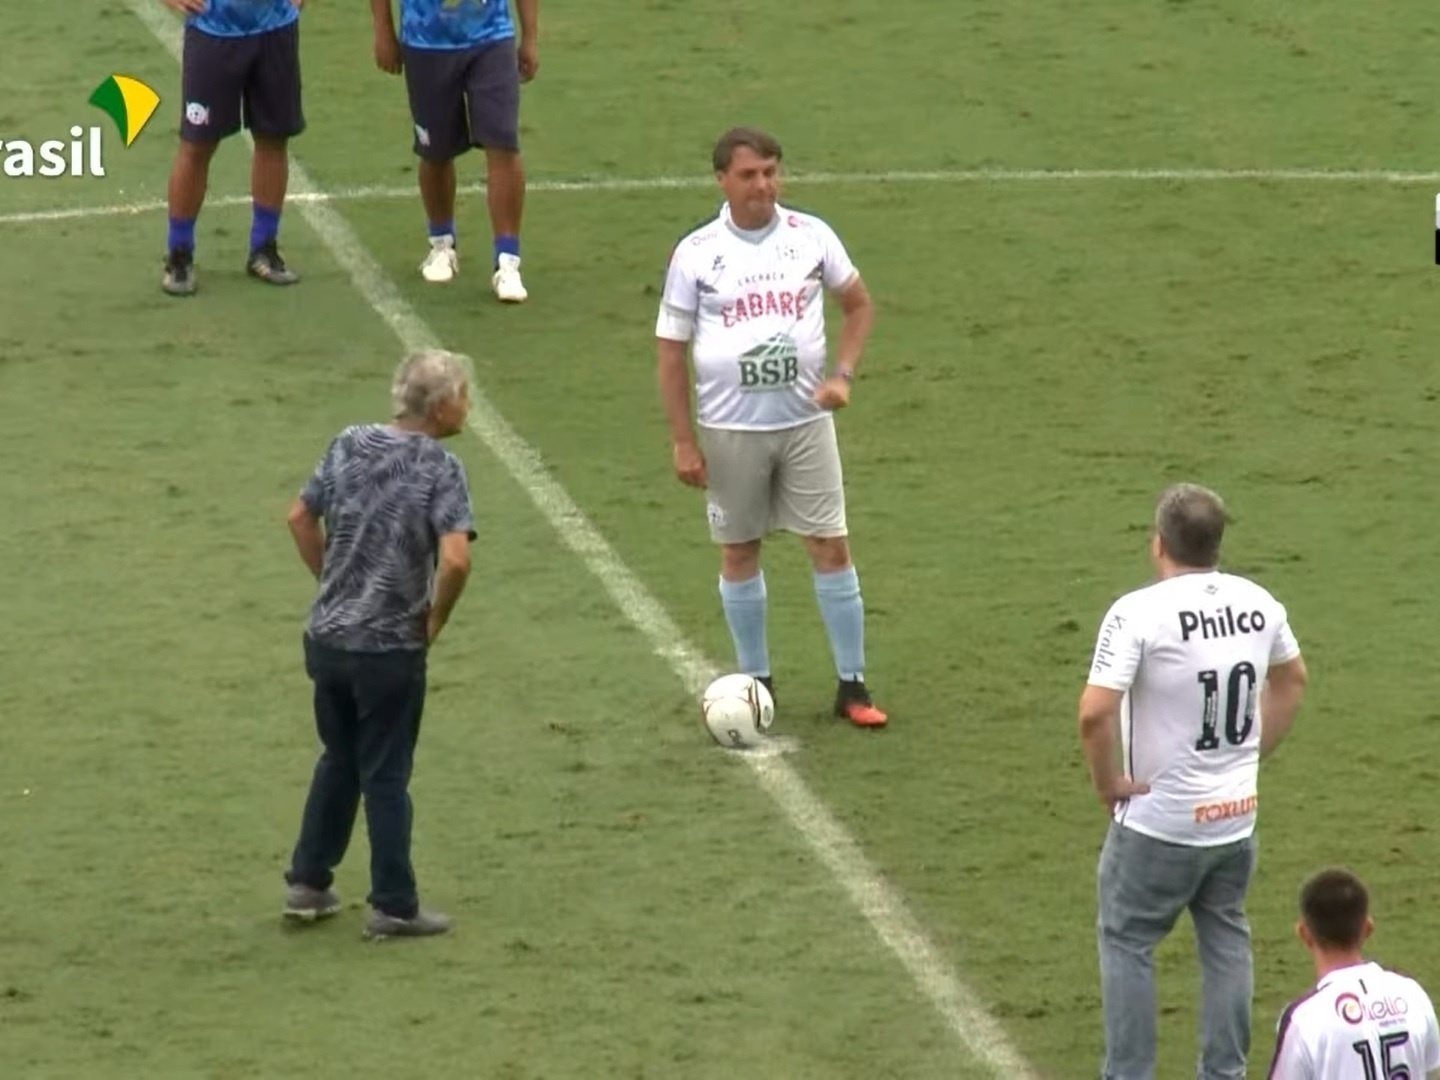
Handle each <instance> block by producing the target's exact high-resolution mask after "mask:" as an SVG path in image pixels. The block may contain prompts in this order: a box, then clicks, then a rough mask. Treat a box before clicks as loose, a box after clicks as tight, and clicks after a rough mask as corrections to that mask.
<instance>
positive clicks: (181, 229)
mask: <svg viewBox="0 0 1440 1080" xmlns="http://www.w3.org/2000/svg"><path fill="white" fill-rule="evenodd" d="M176 248H184V249H185V250H186V251H194V250H195V219H194V218H193V217H184V218H181V217H172V218H171V219H170V243H169V250H171V251H174V250H175V249H176Z"/></svg>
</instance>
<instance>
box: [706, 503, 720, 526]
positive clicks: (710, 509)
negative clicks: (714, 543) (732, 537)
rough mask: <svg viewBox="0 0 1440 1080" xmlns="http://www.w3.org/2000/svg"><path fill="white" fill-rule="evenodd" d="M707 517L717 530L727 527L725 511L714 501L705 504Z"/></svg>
mask: <svg viewBox="0 0 1440 1080" xmlns="http://www.w3.org/2000/svg"><path fill="white" fill-rule="evenodd" d="M705 516H706V517H707V518H708V519H709V520H710V524H711V525H714V526H715V527H716V528H720V529H723V528H724V527H725V510H724V508H723V507H721V506H720V504H719V503H717V502H715V501H714V500H711V501H710V502H707V503H706V504H705Z"/></svg>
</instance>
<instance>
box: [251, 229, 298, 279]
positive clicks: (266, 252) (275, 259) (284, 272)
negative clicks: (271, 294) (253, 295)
mask: <svg viewBox="0 0 1440 1080" xmlns="http://www.w3.org/2000/svg"><path fill="white" fill-rule="evenodd" d="M245 272H246V273H247V274H249V275H250V276H251V277H253V278H259V279H260V280H261V281H264V282H268V283H269V284H271V285H294V284H295V283H296V282H297V281H299V280H300V275H299V274H297V273H295V271H294V270H291V269H290V268H289V267H288V266H286V265H285V260H284V259H283V258H282V257H281V255H280V248H279V246H278V245H277V244H276V242H275V241H274V240H267V241H265V243H263V244H261V245H260V246H259V247H258V248H256V249H255V250H254V251H252V252H251V253H250V258H249V260H248V261H247V262H246V263H245Z"/></svg>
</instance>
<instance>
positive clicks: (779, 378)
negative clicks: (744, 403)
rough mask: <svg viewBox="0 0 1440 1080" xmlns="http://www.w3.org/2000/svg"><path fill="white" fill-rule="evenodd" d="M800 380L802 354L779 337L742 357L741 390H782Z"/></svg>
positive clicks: (788, 340) (789, 342) (791, 342)
mask: <svg viewBox="0 0 1440 1080" xmlns="http://www.w3.org/2000/svg"><path fill="white" fill-rule="evenodd" d="M798 378H800V353H799V350H798V349H796V347H795V342H794V341H792V340H791V339H790V338H788V337H786V336H785V335H784V334H776V335H774V336H773V337H771V338H768V339H767V340H765V341H762V342H761V343H760V344H759V345H756V346H755V347H754V348H753V349H750V350H749V351H748V352H746V353H745V354H744V355H743V356H741V357H740V389H741V390H747V391H753V390H781V389H784V388H786V387H790V386H794V385H795V381H796V380H797V379H798Z"/></svg>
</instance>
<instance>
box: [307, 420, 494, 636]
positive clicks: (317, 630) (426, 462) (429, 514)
mask: <svg viewBox="0 0 1440 1080" xmlns="http://www.w3.org/2000/svg"><path fill="white" fill-rule="evenodd" d="M300 497H301V498H302V499H303V500H305V505H306V506H307V507H309V508H310V511H311V512H312V513H313V514H315V515H316V516H317V517H320V518H322V519H324V522H325V562H324V566H323V568H322V570H321V573H320V591H319V594H318V595H317V596H316V598H315V604H314V606H313V608H312V609H311V612H310V620H309V623H308V625H307V626H306V632H307V633H309V635H310V636H311V637H312V638H314V639H315V640H316V641H317V642H319V643H320V644H322V645H328V646H330V647H332V648H336V649H345V650H349V651H351V652H384V651H388V650H391V649H423V648H424V647H425V644H426V634H425V620H426V616H427V614H428V612H429V609H430V596H431V590H432V589H433V587H434V579H435V564H436V559H437V556H438V553H439V548H440V537H442V536H444V535H445V534H446V533H454V532H463V533H467V534H469V537H470V539H471V540H473V539H475V515H474V511H473V510H472V508H471V505H470V488H469V483H468V481H467V479H466V476H465V466H464V465H462V464H461V463H460V459H459V458H457V457H456V456H455V455H454V454H452V453H450V451H448V450H446V449H445V448H444V447H443V446H441V445H440V443H439V442H438V441H437V440H435V439H432V438H431V437H430V436H428V435H423V434H419V433H414V432H406V431H400V430H397V429H396V428H393V427H388V426H383V425H380V424H360V425H356V426H354V427H348V428H346V429H345V430H344V431H342V432H341V433H340V434H339V435H337V436H336V437H335V440H334V441H333V442H332V443H331V444H330V447H329V449H328V450H327V451H326V452H325V456H324V457H323V458H322V459H321V461H320V464H319V465H318V466H316V468H315V472H314V475H312V476H311V477H310V481H309V483H307V484H306V485H305V487H304V489H303V490H302V491H301V492H300Z"/></svg>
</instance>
